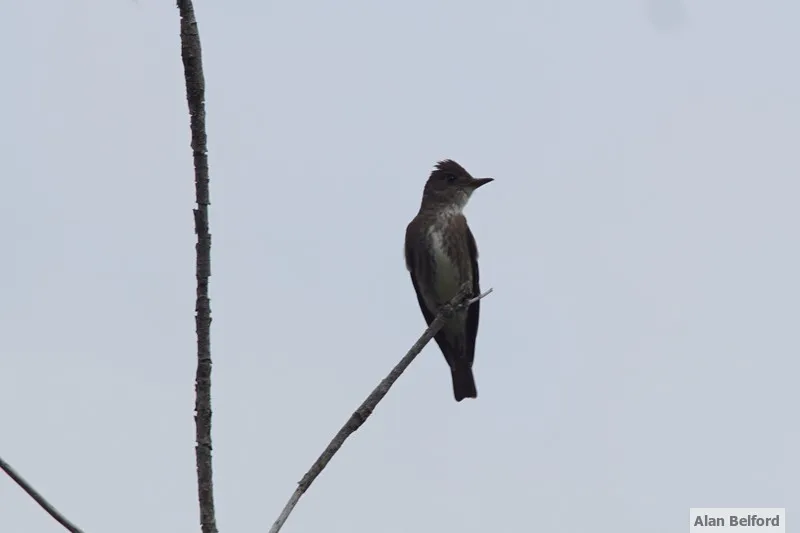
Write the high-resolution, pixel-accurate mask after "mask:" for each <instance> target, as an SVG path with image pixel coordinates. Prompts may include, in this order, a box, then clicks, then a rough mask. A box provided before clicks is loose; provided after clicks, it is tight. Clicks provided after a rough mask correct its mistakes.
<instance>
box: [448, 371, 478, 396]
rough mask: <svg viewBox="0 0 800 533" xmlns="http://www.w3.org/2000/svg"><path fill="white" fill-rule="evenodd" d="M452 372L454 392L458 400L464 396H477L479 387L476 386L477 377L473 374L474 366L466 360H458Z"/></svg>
mask: <svg viewBox="0 0 800 533" xmlns="http://www.w3.org/2000/svg"><path fill="white" fill-rule="evenodd" d="M450 372H451V373H452V374H453V394H454V395H455V397H456V401H457V402H460V401H461V400H463V399H464V398H477V397H478V389H476V388H475V378H474V377H473V376H472V368H471V367H470V366H469V364H468V363H466V362H463V363H462V362H456V363H455V364H454V365H453V366H452V368H451V369H450Z"/></svg>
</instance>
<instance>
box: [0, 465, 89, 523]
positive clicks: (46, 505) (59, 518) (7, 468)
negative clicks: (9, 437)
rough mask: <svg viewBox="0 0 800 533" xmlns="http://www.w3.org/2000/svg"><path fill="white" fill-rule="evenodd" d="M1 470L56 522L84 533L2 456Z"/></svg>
mask: <svg viewBox="0 0 800 533" xmlns="http://www.w3.org/2000/svg"><path fill="white" fill-rule="evenodd" d="M0 470H2V471H3V472H5V473H6V474H8V477H10V478H11V479H13V480H14V481H15V482H16V483H17V485H19V486H20V487H22V490H24V491H25V492H27V493H28V495H29V496H30V497H31V498H33V499H34V500H35V501H36V503H38V504H39V505H40V506H41V508H42V509H44V510H45V511H47V514H49V515H50V516H52V517H53V518H54V519H55V520H56V522H58V523H59V524H61V525H62V526H64V527H65V528H66V529H67V530H68V531H70V532H71V533H83V531H82V530H81V529H80V528H79V527H78V526H76V525H75V524H73V523H72V522H70V521H69V520H67V518H66V517H65V516H64V515H63V514H61V513H59V512H58V511H57V510H56V508H55V507H53V506H52V505H50V502H48V501H47V500H45V499H44V496H42V495H41V494H39V493H38V492H37V491H36V489H34V488H33V487H32V486H31V484H30V483H28V482H27V481H25V478H23V477H22V476H21V475H19V473H17V471H16V470H14V469H13V468H11V465H10V464H8V463H7V462H5V461H3V459H2V458H0Z"/></svg>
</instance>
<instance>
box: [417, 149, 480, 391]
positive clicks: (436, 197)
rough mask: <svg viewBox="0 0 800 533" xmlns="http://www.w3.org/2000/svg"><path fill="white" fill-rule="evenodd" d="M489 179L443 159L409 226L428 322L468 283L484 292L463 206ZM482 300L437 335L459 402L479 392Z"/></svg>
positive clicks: (420, 297) (474, 293)
mask: <svg viewBox="0 0 800 533" xmlns="http://www.w3.org/2000/svg"><path fill="white" fill-rule="evenodd" d="M490 181H493V180H492V178H481V179H476V178H473V177H472V176H471V175H470V174H469V172H467V171H466V170H464V167H462V166H461V165H459V164H458V163H456V162H455V161H452V160H450V159H447V160H445V161H440V162H439V163H437V164H436V167H435V168H434V169H433V172H431V175H430V177H429V178H428V182H427V183H426V184H425V190H424V191H423V193H422V205H421V206H420V208H419V213H417V216H416V217H414V220H412V221H411V223H410V224H409V225H408V228H406V247H405V256H406V267H407V268H408V271H409V272H410V273H411V282H412V283H413V284H414V290H415V291H416V292H417V301H418V302H419V307H420V309H422V315H423V316H424V317H425V321H426V322H427V323H428V325H430V324H431V322H433V320H434V318H436V314H437V313H438V311H439V308H440V307H441V306H442V305H444V304H446V303H447V302H449V301H450V300H451V299H452V298H453V297H454V296H455V295H456V294H457V293H458V291H459V289H460V288H461V286H462V285H463V284H464V283H471V284H472V296H473V297H474V296H478V295H479V294H480V292H481V290H480V285H479V275H478V247H477V246H476V245H475V238H474V237H473V236H472V232H471V231H470V230H469V226H467V219H466V218H464V214H463V212H462V211H463V209H464V207H465V206H466V205H467V201H468V200H469V197H470V196H471V195H472V193H473V191H475V189H477V188H478V187H481V186H482V185H485V184H487V183H489V182H490ZM480 304H481V303H480V301H477V302H475V303H474V304H472V305H471V306H469V307H468V308H467V309H465V310H463V311H461V312H459V313H458V314H457V315H456V316H455V317H453V318H452V319H451V320H449V321H448V322H447V323H445V325H444V327H443V328H442V329H441V330H440V331H439V333H437V334H436V337H435V338H436V343H437V344H438V345H439V348H440V349H441V350H442V353H443V354H444V358H445V360H446V361H447V364H448V365H450V372H451V374H452V377H453V394H454V395H455V397H456V401H457V402H460V401H461V400H463V399H464V398H477V397H478V391H477V389H476V388H475V379H474V378H473V377H472V362H473V360H474V358H475V338H476V337H477V335H478V317H479V315H480Z"/></svg>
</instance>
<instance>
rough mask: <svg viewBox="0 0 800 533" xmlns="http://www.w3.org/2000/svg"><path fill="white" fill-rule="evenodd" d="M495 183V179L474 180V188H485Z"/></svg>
mask: <svg viewBox="0 0 800 533" xmlns="http://www.w3.org/2000/svg"><path fill="white" fill-rule="evenodd" d="M492 181H494V178H478V179H474V180H472V188H473V189H477V188H478V187H483V186H484V185H486V184H487V183H489V182H492Z"/></svg>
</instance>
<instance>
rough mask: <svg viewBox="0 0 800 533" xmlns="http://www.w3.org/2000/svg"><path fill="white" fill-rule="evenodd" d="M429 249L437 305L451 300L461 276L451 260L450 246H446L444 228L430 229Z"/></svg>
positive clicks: (451, 250) (458, 285)
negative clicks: (431, 258) (432, 265)
mask: <svg viewBox="0 0 800 533" xmlns="http://www.w3.org/2000/svg"><path fill="white" fill-rule="evenodd" d="M429 237H430V249H431V253H432V256H433V264H434V271H435V273H434V281H435V289H434V290H435V292H436V297H437V298H436V299H437V300H438V302H437V303H439V304H443V303H446V302H448V301H449V300H450V299H452V298H453V297H454V296H455V295H456V293H457V292H458V289H459V288H460V287H461V283H462V281H461V274H460V271H459V269H458V267H457V266H456V264H455V261H454V258H453V252H454V251H453V249H452V246H450V245H449V244H448V241H447V236H446V234H445V231H444V228H442V227H436V226H434V227H432V228H431V230H430V233H429Z"/></svg>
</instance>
